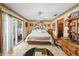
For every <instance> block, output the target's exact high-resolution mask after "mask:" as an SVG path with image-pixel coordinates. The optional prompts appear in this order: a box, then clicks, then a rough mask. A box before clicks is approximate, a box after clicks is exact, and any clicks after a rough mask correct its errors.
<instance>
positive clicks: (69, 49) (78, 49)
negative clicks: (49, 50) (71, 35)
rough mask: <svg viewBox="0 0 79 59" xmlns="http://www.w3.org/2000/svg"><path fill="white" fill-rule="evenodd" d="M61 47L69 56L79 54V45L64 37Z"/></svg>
mask: <svg viewBox="0 0 79 59" xmlns="http://www.w3.org/2000/svg"><path fill="white" fill-rule="evenodd" d="M61 48H62V50H63V51H64V52H65V53H66V54H67V55H68V56H79V45H77V44H75V43H73V42H70V41H69V40H66V39H62V46H61Z"/></svg>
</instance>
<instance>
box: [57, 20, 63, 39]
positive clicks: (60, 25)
mask: <svg viewBox="0 0 79 59" xmlns="http://www.w3.org/2000/svg"><path fill="white" fill-rule="evenodd" d="M63 22H64V20H63V19H60V20H58V21H57V32H58V34H57V36H58V38H61V37H63Z"/></svg>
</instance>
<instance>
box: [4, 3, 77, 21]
mask: <svg viewBox="0 0 79 59" xmlns="http://www.w3.org/2000/svg"><path fill="white" fill-rule="evenodd" d="M4 4H5V5H6V6H8V7H9V8H10V9H12V10H14V11H15V12H17V13H18V14H20V15H22V16H23V17H25V18H26V19H28V20H53V19H54V18H56V17H57V16H59V15H61V14H62V13H64V12H65V11H67V10H68V9H70V8H72V7H73V6H75V5H76V3H4ZM38 12H42V17H41V19H40V18H39V14H38Z"/></svg>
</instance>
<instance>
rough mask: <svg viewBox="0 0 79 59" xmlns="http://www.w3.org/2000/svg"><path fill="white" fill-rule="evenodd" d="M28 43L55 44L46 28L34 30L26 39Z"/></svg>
mask: <svg viewBox="0 0 79 59" xmlns="http://www.w3.org/2000/svg"><path fill="white" fill-rule="evenodd" d="M25 41H26V42H27V43H28V44H48V45H50V44H53V40H52V37H51V35H50V34H49V33H48V32H47V31H46V30H41V29H38V30H32V32H31V33H30V34H29V35H28V36H27V37H26V40H25Z"/></svg>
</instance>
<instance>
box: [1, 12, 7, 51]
mask: <svg viewBox="0 0 79 59" xmlns="http://www.w3.org/2000/svg"><path fill="white" fill-rule="evenodd" d="M2 30H3V31H2V33H3V52H8V15H7V14H6V13H3V14H2Z"/></svg>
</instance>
